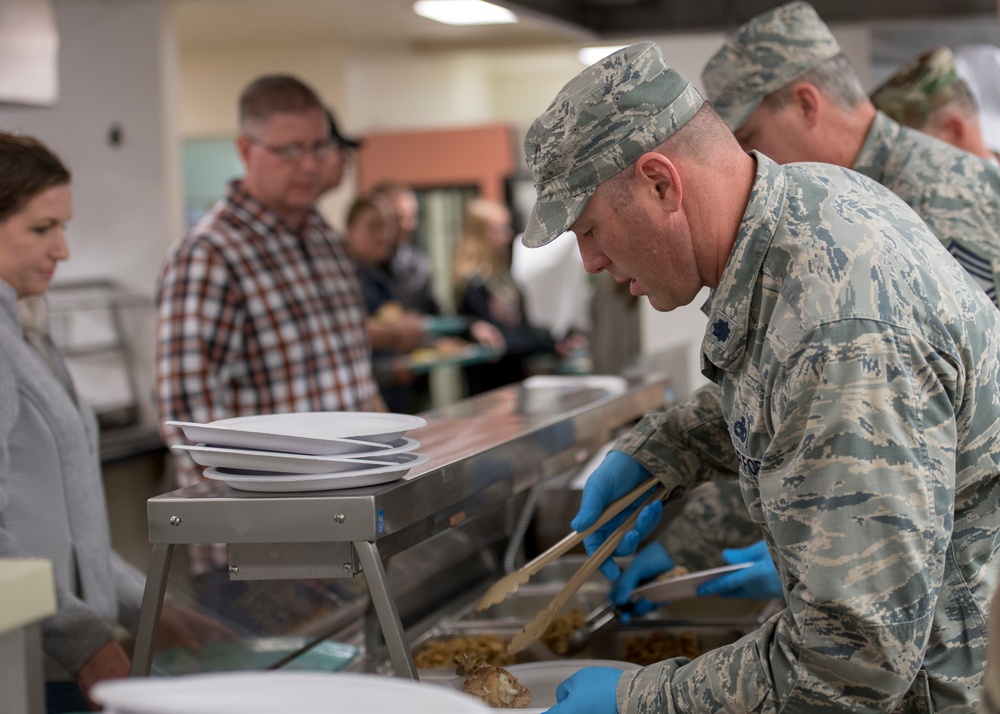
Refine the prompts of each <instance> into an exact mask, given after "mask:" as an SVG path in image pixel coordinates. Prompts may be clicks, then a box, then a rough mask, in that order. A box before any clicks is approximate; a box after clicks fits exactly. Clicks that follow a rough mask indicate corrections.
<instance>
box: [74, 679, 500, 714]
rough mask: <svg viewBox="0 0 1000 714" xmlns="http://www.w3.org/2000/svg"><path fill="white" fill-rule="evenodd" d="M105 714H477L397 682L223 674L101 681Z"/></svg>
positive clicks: (448, 695) (431, 691) (457, 700)
mask: <svg viewBox="0 0 1000 714" xmlns="http://www.w3.org/2000/svg"><path fill="white" fill-rule="evenodd" d="M92 695H93V698H94V699H95V700H96V701H97V702H98V703H100V704H103V705H104V706H105V710H104V711H105V714H275V713H276V712H294V713H295V714H330V713H331V712H335V711H336V712H364V714H401V713H403V712H405V714H441V713H442V712H448V713H449V714H484V713H485V712H489V711H490V709H489V708H488V707H487V706H486V705H484V704H483V703H482V702H479V701H477V700H476V699H475V698H473V697H470V696H469V695H467V694H463V693H462V692H456V691H453V690H452V691H449V690H448V689H445V688H443V687H426V686H422V685H421V684H420V683H419V682H414V681H411V680H407V679H401V678H398V677H385V676H378V675H374V674H354V673H335V674H331V673H322V672H230V673H226V674H192V675H185V676H181V677H153V678H134V679H114V680H105V681H103V682H99V683H98V684H96V685H95V686H94V688H93V690H92Z"/></svg>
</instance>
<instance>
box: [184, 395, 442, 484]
mask: <svg viewBox="0 0 1000 714" xmlns="http://www.w3.org/2000/svg"><path fill="white" fill-rule="evenodd" d="M426 423H427V422H426V421H425V420H424V419H422V418H421V417H418V416H411V415H409V414H389V413H383V412H295V413H291V414H266V415H261V416H248V417H236V418H234V419H220V420H218V421H213V422H209V423H208V424H198V423H194V422H184V421H168V422H167V425H168V426H175V427H177V428H178V429H180V430H181V431H182V432H183V433H184V436H185V438H187V440H188V441H190V442H191V443H190V444H176V445H174V446H173V447H172V448H173V449H174V450H176V451H183V452H186V453H187V454H188V455H189V456H190V457H191V458H192V459H194V461H195V463H197V464H200V465H202V466H207V467H208V468H207V469H205V476H206V477H207V478H210V479H217V480H221V481H225V482H226V483H227V484H229V485H230V486H231V487H233V488H236V489H240V490H241V491H270V492H295V491H326V490H330V489H341V488H357V487H359V486H374V485H378V484H382V483H388V482H390V481H395V480H397V479H401V478H402V477H403V476H405V475H406V473H407V472H408V471H410V469H412V468H414V467H416V466H421V465H423V464H425V463H427V461H428V458H427V456H425V455H423V454H418V453H415V450H416V449H417V448H418V447H419V446H420V442H418V441H417V440H416V439H411V438H408V437H407V436H405V434H406V432H407V431H409V430H410V429H418V428H420V427H422V426H424V425H425V424H426Z"/></svg>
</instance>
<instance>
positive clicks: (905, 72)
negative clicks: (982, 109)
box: [871, 47, 968, 129]
mask: <svg viewBox="0 0 1000 714" xmlns="http://www.w3.org/2000/svg"><path fill="white" fill-rule="evenodd" d="M963 94H964V95H967V94H968V88H967V87H966V85H965V82H963V81H962V80H961V78H959V76H958V71H957V70H956V69H955V55H954V54H953V53H952V51H951V50H950V49H948V48H947V47H935V48H933V49H931V50H928V51H927V52H924V53H923V54H922V55H920V56H919V57H917V58H915V59H913V60H911V61H909V62H907V63H906V64H905V65H903V67H901V68H900V69H899V71H898V72H896V74H894V75H893V76H891V77H890V78H889V79H887V80H886V81H885V83H884V84H882V85H881V86H880V87H879V88H878V89H876V90H875V91H874V92H872V95H871V100H872V104H874V105H875V106H876V107H878V108H879V109H881V110H882V111H883V112H885V113H886V114H888V115H889V116H890V117H892V118H893V119H895V120H896V121H898V122H899V123H900V124H905V125H906V126H910V127H913V128H914V129H923V128H924V127H925V126H926V125H927V121H928V120H929V119H930V118H931V113H932V112H933V111H934V110H935V109H939V108H940V107H943V106H944V105H945V104H948V103H949V102H951V101H952V100H953V99H955V98H956V97H958V96H959V95H963Z"/></svg>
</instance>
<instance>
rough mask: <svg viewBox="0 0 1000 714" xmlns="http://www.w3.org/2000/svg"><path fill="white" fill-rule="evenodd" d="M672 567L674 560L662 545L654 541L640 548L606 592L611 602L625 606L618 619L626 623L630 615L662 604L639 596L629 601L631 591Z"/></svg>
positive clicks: (651, 609) (647, 610)
mask: <svg viewBox="0 0 1000 714" xmlns="http://www.w3.org/2000/svg"><path fill="white" fill-rule="evenodd" d="M673 567H674V561H672V560H671V559H670V555H669V554H668V553H667V551H666V550H664V548H663V546H662V545H660V544H659V543H657V542H656V541H654V542H652V543H650V544H649V545H647V546H646V547H645V548H643V549H642V550H640V551H639V555H637V556H635V559H634V560H633V561H632V564H631V565H629V566H628V567H627V568H626V569H625V572H624V573H622V574H621V576H619V578H618V579H617V580H616V581H615V582H614V585H612V586H611V592H610V593H609V594H608V599H610V600H611V602H612V603H614V604H615V605H617V606H618V607H619V608H625V609H623V611H622V612H621V614H619V615H618V619H620V620H621V621H622V622H625V623H627V622H628V621H629V620H631V619H632V618H631V616H632V615H635V616H641V615H645V614H646V613H649V612H652V611H653V610H654V609H656V607H657V606H658V605H659V604H662V603H656V604H654V603H652V602H650V601H649V600H647V599H646V598H639V599H638V600H636V601H635V602H631V595H632V591H633V590H634V589H635V587H636V586H637V585H641V584H642V583H645V582H647V581H649V580H652V579H653V578H655V577H657V576H659V575H662V574H663V573H665V572H667V571H668V570H672V569H673Z"/></svg>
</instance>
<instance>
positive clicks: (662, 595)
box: [632, 563, 753, 602]
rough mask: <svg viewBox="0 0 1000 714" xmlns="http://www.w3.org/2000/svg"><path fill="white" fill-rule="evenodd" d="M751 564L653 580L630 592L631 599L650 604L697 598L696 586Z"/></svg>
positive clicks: (727, 566)
mask: <svg viewBox="0 0 1000 714" xmlns="http://www.w3.org/2000/svg"><path fill="white" fill-rule="evenodd" d="M751 565H753V563H738V564H736V565H724V566H722V567H721V568H712V569H710V570H699V571H698V572H696V573H689V574H687V575H680V576H678V577H676V578H670V579H669V580H659V581H657V580H654V581H653V582H651V583H646V584H645V585H640V586H639V587H637V588H636V589H635V590H633V591H632V597H633V598H640V597H644V598H646V599H647V600H649V601H650V602H670V601H672V600H684V599H685V598H691V597H698V593H697V590H698V586H699V585H701V584H702V583H707V582H708V581H709V580H715V579H716V578H717V577H719V576H720V575H725V574H726V573H732V572H734V571H736V570H743V568H749V567H750V566H751Z"/></svg>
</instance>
